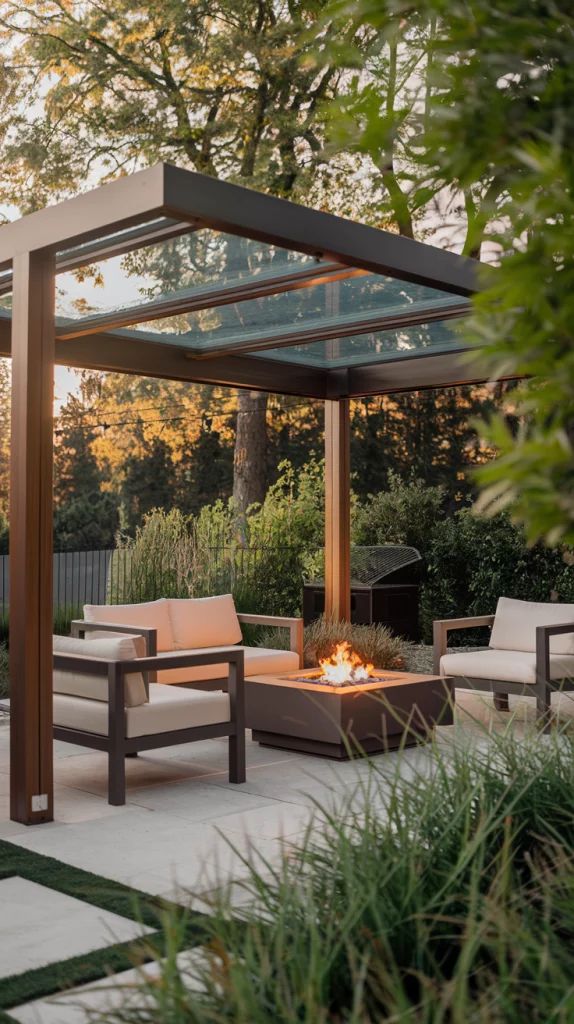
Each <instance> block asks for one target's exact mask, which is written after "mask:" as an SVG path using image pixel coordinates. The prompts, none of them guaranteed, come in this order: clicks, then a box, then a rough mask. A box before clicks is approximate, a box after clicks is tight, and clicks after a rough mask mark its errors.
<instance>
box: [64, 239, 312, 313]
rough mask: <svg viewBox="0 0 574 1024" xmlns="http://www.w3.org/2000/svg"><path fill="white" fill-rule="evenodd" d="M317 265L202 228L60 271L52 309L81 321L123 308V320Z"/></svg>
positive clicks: (293, 254) (300, 256)
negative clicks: (124, 314) (54, 304)
mask: <svg viewBox="0 0 574 1024" xmlns="http://www.w3.org/2000/svg"><path fill="white" fill-rule="evenodd" d="M74 251H76V250H74ZM318 265H319V263H318V260H317V259H316V258H315V257H313V256H306V255H304V254H301V253H297V252H290V251H288V250H286V249H281V248H279V247H278V246H271V245H266V244H265V243H263V242H256V241H253V240H252V239H249V238H240V237H238V236H236V235H225V234H222V233H220V232H217V231H211V230H207V229H203V230H198V231H193V232H191V233H189V232H188V233H187V234H183V235H182V234H180V235H179V236H178V237H175V238H170V239H167V240H166V241H163V242H160V243H158V244H154V245H148V246H144V247H141V248H139V249H137V250H136V251H131V252H129V253H124V254H122V255H119V256H113V257H111V258H110V259H106V260H100V261H99V262H96V263H92V264H90V265H89V266H85V267H83V268H82V269H81V270H75V271H71V272H67V273H61V274H59V275H58V278H57V294H56V314H57V316H58V317H61V318H65V319H69V320H70V321H74V322H76V323H82V322H84V321H88V320H90V321H92V320H94V319H96V318H97V317H98V316H102V317H106V319H108V318H109V317H110V316H111V314H113V313H116V312H120V313H123V312H126V313H127V314H128V315H127V316H126V317H124V320H126V322H127V321H129V313H132V312H133V313H134V315H136V311H138V310H140V308H141V307H143V310H144V313H145V311H146V306H149V312H150V319H151V316H152V315H155V314H154V306H155V305H156V304H157V303H159V302H161V303H168V302H169V300H174V301H177V302H179V303H180V305H181V302H182V301H183V300H185V298H188V297H189V298H191V299H192V300H193V299H194V298H197V296H198V295H205V293H206V291H209V290H213V291H214V292H215V291H216V290H220V289H222V288H226V289H229V288H231V287H233V286H235V285H237V286H241V285H244V284H246V283H249V282H251V281H256V280H257V281H260V280H262V279H264V278H267V279H270V278H274V277H275V276H277V277H278V278H280V279H281V278H284V276H285V275H286V274H288V275H291V274H292V273H295V272H298V271H304V272H308V271H310V270H313V269H314V268H315V267H317V266H318ZM207 304H208V305H209V302H208V303H207ZM139 319H140V320H141V319H142V315H141V314H140V315H139ZM187 329H189V327H188V326H187Z"/></svg>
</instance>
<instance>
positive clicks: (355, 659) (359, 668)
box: [289, 640, 393, 687]
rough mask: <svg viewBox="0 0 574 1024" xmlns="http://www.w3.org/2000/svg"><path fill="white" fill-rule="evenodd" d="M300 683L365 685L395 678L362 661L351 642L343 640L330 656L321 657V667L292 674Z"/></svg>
mask: <svg viewBox="0 0 574 1024" xmlns="http://www.w3.org/2000/svg"><path fill="white" fill-rule="evenodd" d="M289 678H290V679H293V680H295V681H296V682H299V683H319V684H321V685H323V686H333V687H338V686H364V685H365V683H384V682H388V681H389V680H391V679H392V678H393V676H392V675H387V674H385V673H383V672H380V671H378V670H377V669H375V667H374V665H371V664H370V662H362V661H361V659H360V657H359V655H358V654H356V652H355V651H353V650H352V648H351V645H350V643H349V642H348V641H347V640H343V641H342V643H340V644H336V646H335V649H334V651H333V653H332V654H331V655H329V657H328V658H320V659H319V667H318V668H316V669H309V670H308V671H307V672H303V673H298V674H294V675H291V676H290V677H289Z"/></svg>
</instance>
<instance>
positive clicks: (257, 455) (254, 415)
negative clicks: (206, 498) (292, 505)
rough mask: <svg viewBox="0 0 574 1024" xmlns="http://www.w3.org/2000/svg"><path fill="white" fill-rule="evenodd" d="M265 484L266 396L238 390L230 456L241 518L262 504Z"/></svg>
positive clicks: (235, 497) (235, 494)
mask: <svg viewBox="0 0 574 1024" xmlns="http://www.w3.org/2000/svg"><path fill="white" fill-rule="evenodd" d="M266 483H267V395H263V394H261V393H260V392H259V391H240V392H239V404H238V408H237V431H236V434H235V451H234V455H233V497H234V499H235V502H236V505H237V511H238V512H239V514H240V515H244V513H245V512H246V510H247V509H248V508H249V506H250V505H252V504H253V503H254V502H256V501H258V502H260V501H263V499H264V497H265V490H266Z"/></svg>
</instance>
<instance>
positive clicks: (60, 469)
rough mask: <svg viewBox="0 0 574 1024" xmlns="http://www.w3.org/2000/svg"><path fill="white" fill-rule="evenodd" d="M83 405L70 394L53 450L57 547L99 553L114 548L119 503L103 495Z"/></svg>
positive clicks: (101, 478)
mask: <svg viewBox="0 0 574 1024" xmlns="http://www.w3.org/2000/svg"><path fill="white" fill-rule="evenodd" d="M84 413H85V409H84V407H83V403H82V402H81V401H80V400H79V399H78V398H77V397H76V396H75V395H70V396H69V397H68V400H67V402H66V404H65V405H64V407H63V409H62V411H61V413H60V417H59V419H58V424H59V425H58V428H57V429H56V431H55V446H54V547H55V549H56V550H57V551H90V550H92V551H97V550H101V549H103V548H112V547H113V546H114V539H115V534H116V531H117V528H118V512H117V502H116V501H115V500H114V498H113V497H112V495H111V494H108V493H105V492H104V491H102V484H103V482H104V476H103V474H102V472H101V470H100V468H99V466H98V463H97V460H96V458H95V456H94V453H93V450H92V443H93V441H94V437H95V432H94V430H93V429H91V428H90V426H89V425H88V424H87V423H86V421H85V419H84Z"/></svg>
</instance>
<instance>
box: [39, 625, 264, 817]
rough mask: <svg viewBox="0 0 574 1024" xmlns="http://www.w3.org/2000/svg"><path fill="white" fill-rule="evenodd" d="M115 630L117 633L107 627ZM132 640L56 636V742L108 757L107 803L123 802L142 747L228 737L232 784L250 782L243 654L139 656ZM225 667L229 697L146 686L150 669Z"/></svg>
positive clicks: (232, 650) (234, 651)
mask: <svg viewBox="0 0 574 1024" xmlns="http://www.w3.org/2000/svg"><path fill="white" fill-rule="evenodd" d="M110 632H116V631H115V630H110ZM138 639H139V638H137V637H134V636H126V635H123V636H118V637H117V638H115V639H114V638H112V639H99V640H90V641H86V640H78V639H74V638H72V637H54V655H53V658H54V738H55V739H59V740H64V741H67V742H69V743H76V744H79V745H81V746H85V747H90V748H92V749H95V750H102V751H105V752H106V753H107V755H108V800H109V803H110V804H116V805H119V804H124V803H125V758H126V757H129V756H130V755H133V754H136V753H138V752H139V751H142V750H152V749H154V748H158V747H166V746H171V745H173V744H177V743H190V742H193V741H195V740H203V739H210V738H212V737H219V736H228V737H229V781H230V782H232V783H241V782H245V706H244V685H243V678H244V676H243V651H242V650H241V649H239V648H229V649H226V650H219V651H218V652H217V656H216V659H215V657H214V655H213V653H208V652H202V651H196V652H193V653H190V652H182V653H168V654H159V655H151V656H149V655H146V656H145V657H138V656H137V655H138V650H137V640H138ZM214 660H217V663H218V664H222V663H225V664H226V665H227V667H228V675H227V690H228V692H226V693H223V692H221V693H212V692H205V691H203V690H197V689H194V690H188V689H181V688H179V687H166V686H161V685H159V684H157V683H148V682H146V680H145V678H144V674H145V673H146V672H157V671H158V670H160V669H161V670H168V669H177V668H182V667H183V668H192V667H196V666H205V665H211V664H213V662H214Z"/></svg>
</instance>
